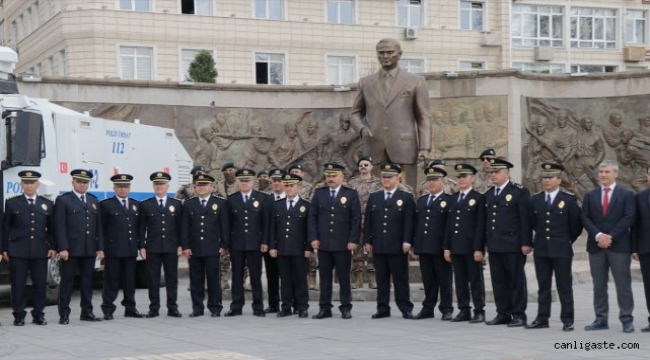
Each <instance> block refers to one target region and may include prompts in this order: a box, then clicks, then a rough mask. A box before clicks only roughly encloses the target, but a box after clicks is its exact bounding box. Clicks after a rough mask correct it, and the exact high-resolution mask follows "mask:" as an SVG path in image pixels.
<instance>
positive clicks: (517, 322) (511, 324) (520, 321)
mask: <svg viewBox="0 0 650 360" xmlns="http://www.w3.org/2000/svg"><path fill="white" fill-rule="evenodd" d="M522 326H526V320H524V319H512V321H511V322H509V323H508V327H522Z"/></svg>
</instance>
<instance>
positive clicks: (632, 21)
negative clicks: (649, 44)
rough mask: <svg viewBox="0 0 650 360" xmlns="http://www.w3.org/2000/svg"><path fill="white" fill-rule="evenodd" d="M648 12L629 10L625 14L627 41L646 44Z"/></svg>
mask: <svg viewBox="0 0 650 360" xmlns="http://www.w3.org/2000/svg"><path fill="white" fill-rule="evenodd" d="M645 19H646V12H645V11H643V10H628V11H627V14H626V16H625V42H626V43H628V44H645V42H646V40H645V31H646V30H645V28H646V26H645V24H646V21H645Z"/></svg>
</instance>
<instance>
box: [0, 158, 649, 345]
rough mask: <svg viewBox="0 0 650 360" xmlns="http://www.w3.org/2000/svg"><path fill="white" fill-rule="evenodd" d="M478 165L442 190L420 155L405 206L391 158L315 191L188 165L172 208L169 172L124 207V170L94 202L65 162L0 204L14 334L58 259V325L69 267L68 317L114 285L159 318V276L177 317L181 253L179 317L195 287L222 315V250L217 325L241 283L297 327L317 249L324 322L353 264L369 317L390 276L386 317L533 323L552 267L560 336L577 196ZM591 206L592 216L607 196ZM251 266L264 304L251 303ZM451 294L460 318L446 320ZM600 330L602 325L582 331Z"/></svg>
mask: <svg viewBox="0 0 650 360" xmlns="http://www.w3.org/2000/svg"><path fill="white" fill-rule="evenodd" d="M480 159H481V161H482V164H483V167H482V169H480V170H478V169H476V168H475V167H474V166H472V165H471V164H468V163H458V164H455V165H454V166H453V171H454V172H455V175H456V181H454V182H452V181H450V180H449V179H447V175H448V170H447V169H446V167H445V164H444V161H433V162H432V163H431V164H429V166H427V167H426V169H424V176H425V178H426V182H425V183H424V184H423V189H422V193H423V195H422V196H420V197H419V198H417V199H415V197H414V194H413V193H412V190H411V189H409V188H408V187H406V186H405V184H403V183H402V181H401V179H402V178H401V177H400V173H401V168H400V166H399V165H397V164H382V165H381V167H380V169H379V171H378V172H376V173H378V174H379V175H380V176H379V177H377V176H375V175H373V172H372V169H373V165H372V159H371V158H370V157H368V156H362V157H361V158H360V159H359V161H358V166H359V169H358V170H359V175H358V177H356V178H352V179H350V180H349V181H346V179H345V176H344V170H346V169H345V168H344V167H343V166H342V165H340V164H337V163H326V164H325V165H324V169H323V173H324V180H323V181H322V182H321V183H319V184H316V186H314V187H312V186H309V187H307V186H303V184H302V183H301V181H302V178H301V176H300V171H302V167H301V166H300V165H299V164H296V165H293V166H292V167H291V169H290V170H291V171H284V170H281V169H273V170H271V171H266V170H263V171H260V172H259V174H258V173H256V172H255V171H254V170H253V169H235V170H233V173H234V179H230V181H228V183H227V184H223V187H222V186H220V185H219V184H218V185H217V186H216V187H215V181H216V180H215V178H214V177H213V176H212V175H210V174H208V173H205V172H204V171H202V170H203V169H202V168H201V167H200V166H197V167H195V168H194V169H193V171H192V175H193V182H192V183H193V187H184V188H182V189H181V190H180V191H179V192H182V193H183V194H184V195H185V196H184V197H185V198H186V199H185V200H184V201H180V200H178V199H175V198H172V197H169V196H168V194H169V181H170V180H171V176H170V175H169V174H167V173H165V172H154V173H153V174H151V176H150V180H151V182H152V184H153V185H152V186H153V190H154V194H155V196H154V197H151V198H149V199H147V200H144V201H142V202H139V201H137V200H135V199H133V198H130V197H129V191H130V184H131V182H132V181H133V176H131V175H128V174H117V175H114V176H113V177H111V181H112V182H113V184H114V191H115V196H114V197H111V198H108V199H106V200H103V201H101V202H100V201H98V200H97V199H96V198H95V196H93V195H92V194H90V193H88V192H87V191H88V182H89V181H90V179H91V178H92V177H93V175H92V173H91V172H89V171H87V170H83V169H77V170H73V171H72V172H71V173H70V175H71V176H72V188H73V189H72V191H70V192H67V193H65V194H63V195H61V196H59V197H58V198H57V199H56V203H53V202H52V201H50V200H48V199H47V198H45V197H42V196H38V195H37V190H38V184H39V182H38V179H39V178H40V174H39V173H38V172H36V171H29V170H26V171H22V172H20V173H19V176H20V178H21V186H22V188H23V191H24V194H23V195H20V196H16V197H14V198H12V199H9V200H7V202H6V209H5V215H4V219H3V232H2V236H3V237H2V247H1V250H2V253H3V259H4V260H6V261H9V264H10V271H11V288H12V300H11V304H12V308H13V314H14V318H15V321H14V325H17V326H22V325H24V323H25V316H26V310H25V309H26V302H25V283H26V279H27V276H28V274H30V275H31V279H32V283H33V296H34V308H33V310H32V318H33V322H34V323H35V324H39V325H45V324H47V321H46V320H45V317H44V313H43V309H44V306H45V297H46V274H47V264H48V258H53V257H54V256H56V255H57V254H58V256H60V258H61V260H62V279H61V289H60V299H59V316H60V320H59V323H60V324H68V323H69V315H70V306H69V305H70V299H71V293H72V289H73V283H74V277H75V274H78V275H79V280H80V281H79V285H80V292H81V316H80V319H81V320H83V321H100V320H102V319H103V320H112V319H113V314H114V312H115V310H116V306H115V304H114V302H115V300H116V299H117V297H118V292H119V290H120V289H121V290H122V292H123V300H122V303H121V304H122V305H123V306H124V308H125V310H124V311H125V312H124V316H125V317H136V318H141V317H148V318H152V317H157V316H159V310H160V307H161V304H160V290H159V287H160V277H161V268H162V269H164V276H165V286H166V307H167V315H168V316H172V317H182V314H181V313H180V311H179V310H178V305H177V287H178V279H177V269H178V258H179V256H181V255H182V256H184V257H186V258H188V261H189V270H190V292H191V299H192V312H191V314H190V315H189V316H190V317H197V316H203V315H204V312H205V307H206V305H205V304H204V300H205V294H206V293H207V309H208V311H209V314H210V316H212V317H219V316H221V313H222V310H223V306H222V288H224V287H225V286H224V283H225V284H227V283H228V279H225V282H224V279H222V277H223V275H222V274H223V271H222V269H221V266H222V265H221V257H222V256H224V255H226V254H228V255H229V256H230V261H231V266H230V267H231V270H232V278H231V279H232V302H231V304H230V308H229V310H228V311H227V312H225V314H224V316H239V315H242V313H243V307H244V304H245V300H244V299H245V296H244V284H245V279H246V277H247V276H248V277H249V278H250V288H251V291H252V295H253V302H252V310H253V315H254V316H259V317H264V316H266V314H269V313H277V316H278V317H285V316H291V315H293V314H297V315H298V316H299V317H301V318H305V317H308V316H309V315H308V308H309V304H308V299H309V295H308V289H309V287H310V284H309V283H308V280H307V279H308V277H309V276H308V273H309V271H310V265H309V264H310V260H309V259H311V258H313V257H314V256H315V254H317V255H318V260H319V261H318V263H317V269H318V274H319V278H320V287H319V288H320V299H319V302H318V304H319V309H318V313H317V314H315V315H313V316H312V318H314V319H324V318H329V317H332V316H333V312H332V308H333V304H332V287H333V283H334V275H336V276H337V280H338V284H339V287H340V306H339V311H340V313H341V318H343V319H350V318H352V314H351V309H352V295H351V289H352V288H359V287H362V283H363V280H362V279H363V272H362V271H363V270H362V268H363V262H364V259H365V260H368V262H369V263H371V264H370V265H371V266H370V269H369V274H368V275H370V279H371V280H370V285H371V286H370V287H373V288H374V287H376V288H377V311H376V313H375V314H373V315H372V318H373V319H379V318H385V317H389V316H391V307H390V305H389V302H390V287H391V280H392V282H393V285H394V292H395V302H396V305H397V308H398V309H399V311H400V312H401V314H402V316H403V317H404V318H406V319H426V318H433V317H434V309H435V306H436V304H437V305H438V309H439V311H440V313H441V316H442V317H441V318H442V320H448V321H451V322H464V321H468V322H470V323H486V324H488V325H500V324H506V325H507V326H508V327H526V328H529V329H537V328H546V327H548V326H549V317H550V307H551V279H552V276H553V274H554V275H555V278H556V284H557V289H558V294H559V298H560V302H561V314H560V319H561V321H562V323H563V330H564V331H571V330H573V322H574V311H573V292H572V278H571V262H572V257H573V251H572V243H573V242H574V241H575V240H576V239H577V238H578V236H579V235H580V234H581V232H582V228H583V225H582V218H583V217H584V214H581V209H580V207H579V205H578V201H577V199H576V197H575V196H574V195H573V194H571V193H569V192H567V191H565V190H562V189H561V188H560V184H561V181H562V180H561V179H562V171H563V170H564V169H563V167H562V165H560V164H553V163H544V164H542V165H541V166H542V177H543V181H542V184H543V189H544V190H543V191H541V192H540V193H537V194H535V195H533V196H531V195H530V194H529V192H528V190H527V189H526V188H524V187H523V186H522V185H520V184H517V183H514V182H512V181H511V180H510V173H509V169H510V168H512V167H513V165H512V164H511V163H510V162H508V161H506V160H505V159H503V158H499V157H497V156H496V153H495V152H494V150H492V149H486V150H485V151H483V152H482V153H481V155H480ZM228 168H229V169H230V168H234V165H233V166H228ZM615 170H617V169H615ZM488 180H489V181H488ZM224 181H226V180H224ZM256 181H257V186H256ZM233 186H235V187H236V190H235V189H233ZM256 187H257V188H256ZM452 188H453V190H452ZM218 189H220V190H221V191H219V190H218ZM452 191H453V193H452ZM603 201H604V203H603V207H604V213H605V212H607V207H608V201H609V198H607V195H605V198H603ZM612 201H613V200H612ZM646 202H647V199H646ZM588 230H589V229H588ZM533 234H534V235H533ZM603 234H604V232H602V233H601V232H599V233H598V234H595V235H596V236H595V237H596V240H595V241H600V240H602V239H605V240H603V242H602V243H599V244H598V246H599V247H600V248H602V250H603V251H609V250H608V245H611V242H612V241H615V240H613V239H612V238H611V237H609V238H604V237H602V235H603ZM607 236H609V235H607ZM599 239H600V240H599ZM606 240H609V241H606ZM533 248H534V249H535V252H534V256H535V264H534V266H535V270H536V275H537V280H538V284H539V307H538V314H537V316H536V318H535V320H534V321H533V322H532V323H530V324H528V323H527V317H526V312H525V311H526V305H527V289H526V278H525V273H524V266H525V263H526V255H528V254H530V253H531V252H532V249H533ZM486 251H487V252H488V253H489V260H490V261H489V268H490V273H491V279H492V288H493V290H494V299H495V303H496V312H497V315H496V317H495V318H493V319H492V320H489V321H486V317H485V311H484V307H485V287H484V279H483V265H484V258H485V254H486ZM590 253H591V251H590ZM138 254H139V255H140V256H141V257H142V258H143V259H145V261H146V269H147V273H148V287H149V300H150V305H149V310H148V312H147V313H146V314H143V313H140V312H139V311H138V310H137V308H136V303H135V296H134V295H135V271H136V270H135V269H136V261H137V257H138ZM637 257H638V255H637ZM97 259H103V260H104V287H103V293H102V305H101V310H102V312H103V316H102V317H98V316H95V315H94V313H93V306H92V301H91V297H92V274H93V272H94V266H95V261H96V260H97ZM409 259H417V260H418V261H419V265H420V271H421V274H422V282H423V285H424V291H425V299H424V301H423V303H422V309H421V310H420V311H419V312H418V313H417V314H416V315H414V314H413V303H411V301H410V294H409V291H410V287H409V277H408V272H409ZM263 265H264V267H265V270H266V271H265V272H266V279H267V292H268V296H267V302H268V307H267V308H264V305H263V304H264V301H263V298H264V294H263V288H262V281H261V277H262V272H263V271H262V266H263ZM313 266H314V265H312V266H311V267H312V268H313ZM642 267H643V264H642ZM246 272H248V275H246ZM645 275H646V274H645V272H644V280H646V276H645ZM649 278H650V277H649ZM452 282H453V285H454V286H452ZM454 287H455V292H456V297H457V301H458V309H459V312H458V313H457V314H456V316H455V317H454V316H452V312H453V305H452V297H453V296H452V291H453V288H454ZM617 290H618V288H617ZM605 291H606V290H605ZM605 294H606V292H605ZM605 301H606V300H605ZM649 307H650V306H649ZM472 310H473V312H472ZM596 312H597V315H598V310H597V311H596ZM630 316H631V315H630ZM597 319H598V318H597ZM601 320H602V319H601ZM605 324H606V322H605ZM592 325H593V324H592ZM601 325H602V324H601ZM600 328H606V327H603V326H601V327H596V328H589V326H588V327H587V328H586V329H587V330H598V329H600ZM627 330H629V328H627ZM624 331H626V328H625V322H624ZM632 331H633V328H632ZM643 331H650V327H646V328H644V329H643ZM626 332H629V331H626Z"/></svg>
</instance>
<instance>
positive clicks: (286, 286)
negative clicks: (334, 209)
mask: <svg viewBox="0 0 650 360" xmlns="http://www.w3.org/2000/svg"><path fill="white" fill-rule="evenodd" d="M282 179H283V180H282V182H283V184H284V189H285V193H286V196H287V197H286V198H285V200H279V201H276V202H275V203H274V204H273V207H272V210H271V218H272V219H271V231H270V232H269V236H270V238H269V240H268V243H269V253H270V255H271V256H272V257H274V258H277V259H278V270H279V271H280V279H281V282H280V291H281V297H282V310H280V312H279V313H278V315H277V316H278V317H285V316H291V315H292V311H291V305H292V303H293V300H295V302H296V306H297V307H298V316H299V317H301V318H306V317H308V316H309V313H308V312H307V309H308V308H309V303H308V302H309V290H308V289H307V264H308V262H309V257H311V256H313V249H312V247H311V245H310V243H309V236H308V235H309V234H308V232H307V226H308V219H309V206H310V205H309V201H307V200H304V199H301V198H300V196H298V193H299V192H300V187H299V185H298V184H299V183H300V181H302V178H301V177H300V176H298V175H295V174H286V175H284V177H283V178H282Z"/></svg>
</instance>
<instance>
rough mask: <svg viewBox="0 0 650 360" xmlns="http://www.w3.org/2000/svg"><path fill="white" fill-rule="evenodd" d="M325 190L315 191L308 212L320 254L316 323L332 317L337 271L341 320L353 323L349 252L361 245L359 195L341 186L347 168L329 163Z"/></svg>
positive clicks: (313, 243) (312, 238) (310, 237)
mask: <svg viewBox="0 0 650 360" xmlns="http://www.w3.org/2000/svg"><path fill="white" fill-rule="evenodd" d="M324 167H325V181H326V183H327V186H326V187H322V188H318V189H316V191H314V196H313V197H312V201H311V208H310V211H309V240H310V242H311V246H312V247H313V248H314V249H315V250H317V251H318V258H319V267H318V273H319V276H320V280H321V281H320V301H319V306H320V311H319V312H318V314H316V315H314V316H313V317H312V318H314V319H324V318H328V317H332V282H333V279H332V272H333V271H334V269H336V273H337V275H338V281H339V287H340V299H341V306H340V307H339V310H341V317H342V318H343V319H351V318H352V314H351V313H350V310H351V309H352V290H351V285H350V266H351V256H350V252H354V251H355V250H356V249H357V246H358V244H359V234H360V231H361V203H360V202H359V195H358V194H357V191H356V190H354V189H352V188H349V187H347V186H342V183H343V179H344V175H343V171H344V170H345V167H343V166H342V165H339V164H337V163H327V164H325V165H324Z"/></svg>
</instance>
